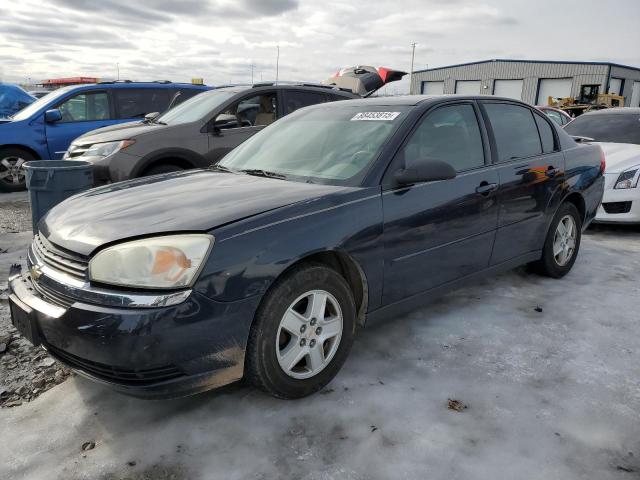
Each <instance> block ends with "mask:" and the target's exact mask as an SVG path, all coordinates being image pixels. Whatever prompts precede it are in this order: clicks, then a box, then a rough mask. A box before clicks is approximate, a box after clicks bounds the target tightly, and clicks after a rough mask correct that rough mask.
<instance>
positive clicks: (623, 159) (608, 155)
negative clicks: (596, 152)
mask: <svg viewBox="0 0 640 480" xmlns="http://www.w3.org/2000/svg"><path fill="white" fill-rule="evenodd" d="M598 145H600V146H601V147H602V150H603V151H604V158H605V160H606V162H607V167H606V169H605V173H620V172H623V171H624V170H626V169H627V168H629V167H634V166H636V165H640V145H635V144H633V143H607V142H599V143H598Z"/></svg>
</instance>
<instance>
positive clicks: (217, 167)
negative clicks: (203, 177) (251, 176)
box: [209, 164, 236, 173]
mask: <svg viewBox="0 0 640 480" xmlns="http://www.w3.org/2000/svg"><path fill="white" fill-rule="evenodd" d="M209 170H217V171H219V172H227V173H236V172H235V170H231V169H230V168H228V167H225V166H224V165H218V164H214V165H211V166H210V167H209Z"/></svg>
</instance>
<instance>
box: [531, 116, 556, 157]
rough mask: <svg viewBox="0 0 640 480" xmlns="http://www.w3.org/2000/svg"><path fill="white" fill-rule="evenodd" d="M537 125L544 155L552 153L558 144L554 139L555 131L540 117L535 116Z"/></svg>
mask: <svg viewBox="0 0 640 480" xmlns="http://www.w3.org/2000/svg"><path fill="white" fill-rule="evenodd" d="M534 117H535V119H536V123H537V124H538V132H539V133H540V140H541V141H542V153H551V152H553V151H555V149H556V142H555V139H554V137H553V131H552V130H551V125H549V122H547V121H546V120H545V119H544V118H542V117H541V116H540V115H534Z"/></svg>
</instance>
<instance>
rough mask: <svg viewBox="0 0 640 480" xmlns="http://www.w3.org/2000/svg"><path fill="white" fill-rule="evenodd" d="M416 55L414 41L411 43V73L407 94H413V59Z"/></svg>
mask: <svg viewBox="0 0 640 480" xmlns="http://www.w3.org/2000/svg"><path fill="white" fill-rule="evenodd" d="M415 56H416V42H413V43H412V44H411V73H410V74H409V95H412V94H413V60H414V58H415Z"/></svg>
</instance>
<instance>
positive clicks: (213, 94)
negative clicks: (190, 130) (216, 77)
mask: <svg viewBox="0 0 640 480" xmlns="http://www.w3.org/2000/svg"><path fill="white" fill-rule="evenodd" d="M237 93H238V92H236V91H229V90H213V91H209V92H204V93H201V94H199V95H196V96H195V97H192V98H190V99H189V100H185V101H184V102H182V103H181V104H180V105H177V106H175V107H173V108H172V109H171V110H168V111H167V112H165V113H163V114H162V115H160V116H159V117H158V118H156V119H155V120H154V122H158V123H165V124H167V125H180V124H182V123H190V122H195V121H196V120H200V119H201V118H202V117H204V116H206V115H207V114H208V113H210V112H211V110H213V109H214V108H216V107H217V106H219V105H222V104H223V103H224V102H226V101H227V100H229V99H230V98H231V97H233V96H234V95H236V94H237Z"/></svg>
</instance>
